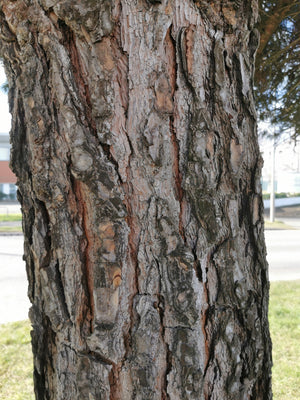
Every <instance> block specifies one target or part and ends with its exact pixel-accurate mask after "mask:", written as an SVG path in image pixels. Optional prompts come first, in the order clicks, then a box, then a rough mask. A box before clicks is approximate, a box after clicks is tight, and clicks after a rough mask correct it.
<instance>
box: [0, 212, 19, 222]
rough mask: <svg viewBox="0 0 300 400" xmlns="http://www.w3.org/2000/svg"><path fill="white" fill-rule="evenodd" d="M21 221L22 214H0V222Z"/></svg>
mask: <svg viewBox="0 0 300 400" xmlns="http://www.w3.org/2000/svg"><path fill="white" fill-rule="evenodd" d="M14 221H20V222H21V221H22V214H0V222H14Z"/></svg>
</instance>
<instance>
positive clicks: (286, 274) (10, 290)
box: [0, 230, 300, 323]
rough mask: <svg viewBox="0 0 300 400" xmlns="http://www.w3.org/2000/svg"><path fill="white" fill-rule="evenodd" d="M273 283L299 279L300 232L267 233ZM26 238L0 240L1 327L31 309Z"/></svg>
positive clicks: (10, 237)
mask: <svg viewBox="0 0 300 400" xmlns="http://www.w3.org/2000/svg"><path fill="white" fill-rule="evenodd" d="M266 242H267V248H268V256H267V258H268V261H269V265H270V280H271V281H277V280H294V279H300V230H294V231H290V230H287V231H266ZM22 254H23V236H21V235H19V236H0V323H5V322H10V321H18V320H22V319H26V318H27V316H28V310H29V307H30V303H29V300H28V298H27V278H26V273H25V263H24V261H23V260H22Z"/></svg>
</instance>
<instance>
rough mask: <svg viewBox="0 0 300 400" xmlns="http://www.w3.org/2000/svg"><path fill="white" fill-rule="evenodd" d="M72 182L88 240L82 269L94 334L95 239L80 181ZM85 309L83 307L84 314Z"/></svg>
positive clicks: (87, 316) (85, 245)
mask: <svg viewBox="0 0 300 400" xmlns="http://www.w3.org/2000/svg"><path fill="white" fill-rule="evenodd" d="M70 180H71V185H72V188H73V193H74V195H75V198H76V200H77V205H78V213H79V214H80V217H81V223H82V228H83V232H84V236H85V239H86V244H84V253H83V257H82V267H83V271H82V272H83V273H82V282H83V287H84V288H85V293H86V294H87V297H86V298H87V300H88V309H89V311H90V315H88V314H87V315H85V319H87V320H88V321H89V324H90V331H91V333H93V330H94V326H93V321H94V318H95V304H94V294H93V288H94V282H93V271H92V266H91V260H90V251H91V249H92V243H93V239H92V238H91V234H90V230H89V225H88V210H87V207H86V204H85V200H84V197H83V194H82V190H81V187H80V181H77V180H75V178H73V176H72V175H70ZM83 308H84V307H82V312H84V310H83ZM77 322H79V323H81V324H82V325H83V324H84V319H82V320H80V319H79V316H78V318H77Z"/></svg>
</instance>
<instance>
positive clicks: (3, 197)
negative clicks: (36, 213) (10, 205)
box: [0, 133, 17, 201]
mask: <svg viewBox="0 0 300 400" xmlns="http://www.w3.org/2000/svg"><path fill="white" fill-rule="evenodd" d="M9 157H10V143H9V135H8V133H0V201H14V200H16V199H17V187H16V185H15V183H16V181H17V178H16V176H15V175H14V173H13V172H12V171H11V169H10V168H9Z"/></svg>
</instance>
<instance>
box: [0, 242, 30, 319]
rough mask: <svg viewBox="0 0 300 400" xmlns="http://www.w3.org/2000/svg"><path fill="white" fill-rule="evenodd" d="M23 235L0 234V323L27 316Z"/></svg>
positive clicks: (28, 304)
mask: <svg viewBox="0 0 300 400" xmlns="http://www.w3.org/2000/svg"><path fill="white" fill-rule="evenodd" d="M22 254H23V236H22V235H19V236H16V235H15V236H0V323H4V322H10V321H19V320H22V319H27V318H28V310H29V307H30V303H29V300H28V298H27V278H26V273H25V263H24V261H23V260H22Z"/></svg>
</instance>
